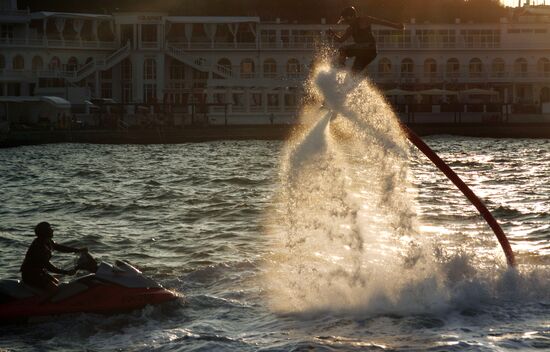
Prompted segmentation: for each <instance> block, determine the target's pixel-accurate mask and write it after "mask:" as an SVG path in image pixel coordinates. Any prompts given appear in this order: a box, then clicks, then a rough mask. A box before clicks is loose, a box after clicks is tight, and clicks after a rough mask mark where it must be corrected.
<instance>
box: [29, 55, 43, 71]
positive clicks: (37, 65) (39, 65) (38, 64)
mask: <svg viewBox="0 0 550 352" xmlns="http://www.w3.org/2000/svg"><path fill="white" fill-rule="evenodd" d="M43 68H44V62H43V61H42V58H41V57H40V56H35V57H33V58H32V70H33V71H35V72H36V71H42V69H43Z"/></svg>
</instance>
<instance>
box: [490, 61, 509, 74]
mask: <svg viewBox="0 0 550 352" xmlns="http://www.w3.org/2000/svg"><path fill="white" fill-rule="evenodd" d="M491 75H492V76H493V77H504V76H505V75H506V64H505V63H504V60H503V59H501V58H496V59H494V60H493V62H492V63H491Z"/></svg>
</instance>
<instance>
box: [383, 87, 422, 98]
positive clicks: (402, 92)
mask: <svg viewBox="0 0 550 352" xmlns="http://www.w3.org/2000/svg"><path fill="white" fill-rule="evenodd" d="M416 93H417V92H413V91H410V90H404V89H397V88H396V89H390V90H386V91H385V92H384V94H385V95H393V96H397V95H399V96H404V95H415V94H416Z"/></svg>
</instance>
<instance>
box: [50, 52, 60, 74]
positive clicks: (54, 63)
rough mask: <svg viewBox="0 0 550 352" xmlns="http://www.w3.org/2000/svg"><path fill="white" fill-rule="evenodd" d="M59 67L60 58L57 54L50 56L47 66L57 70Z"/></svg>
mask: <svg viewBox="0 0 550 352" xmlns="http://www.w3.org/2000/svg"><path fill="white" fill-rule="evenodd" d="M59 67H61V60H59V58H58V57H57V56H54V57H52V59H51V60H50V64H49V65H48V68H49V69H50V70H52V71H53V70H58V69H59Z"/></svg>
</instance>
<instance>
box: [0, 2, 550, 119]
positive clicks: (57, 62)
mask: <svg viewBox="0 0 550 352" xmlns="http://www.w3.org/2000/svg"><path fill="white" fill-rule="evenodd" d="M329 27H330V25H329V24H327V23H325V21H324V20H322V19H321V20H320V21H319V23H317V24H311V23H308V24H305V23H289V22H285V21H283V20H276V21H262V19H261V18H259V17H189V16H171V15H169V14H166V13H151V12H148V13H112V14H87V13H65V12H53V11H52V12H46V11H40V12H30V11H29V10H21V9H18V8H17V1H16V0H0V96H10V97H11V96H58V97H62V98H64V99H67V100H68V101H70V102H71V103H72V104H73V106H74V107H75V109H74V112H75V113H77V114H81V115H82V114H87V113H89V110H88V109H87V107H88V106H89V105H92V103H91V102H94V101H95V102H96V105H97V104H101V102H105V101H107V102H111V103H109V104H106V105H113V104H114V103H116V104H123V105H122V106H121V107H118V108H117V109H118V110H117V109H113V111H114V110H116V111H117V113H118V112H120V109H122V110H123V113H124V115H125V116H128V119H127V122H129V121H131V123H137V122H138V121H139V120H140V118H139V115H140V114H142V115H143V114H145V115H147V114H155V113H162V114H169V115H170V116H171V118H170V123H172V124H176V125H178V124H183V123H186V122H189V121H193V122H196V121H203V122H208V123H226V122H227V121H228V120H229V121H230V122H231V123H266V121H271V122H272V121H274V120H275V121H276V122H278V123H280V122H293V121H294V119H295V116H296V115H297V110H298V108H299V105H300V101H301V100H302V98H303V96H304V92H303V88H302V86H303V83H304V81H305V80H306V79H307V76H308V74H309V71H310V69H311V67H312V65H313V60H314V56H315V53H316V48H318V47H319V46H321V45H323V44H326V43H328V40H327V37H326V35H325V33H326V30H327V29H328V28H329ZM332 27H336V28H340V29H343V28H344V27H339V26H334V25H332ZM374 32H375V36H376V38H377V40H378V51H379V55H378V57H377V59H376V60H375V61H374V62H373V63H372V64H371V65H370V66H369V73H370V76H371V77H372V79H373V80H374V81H375V82H376V83H377V84H378V86H379V87H381V88H382V89H384V90H386V91H390V92H391V91H392V90H393V91H395V90H396V89H401V90H402V91H419V90H424V91H426V90H430V89H434V88H437V89H441V90H451V91H454V92H459V91H466V92H470V93H471V94H469V95H471V96H473V97H474V99H475V98H476V97H477V99H480V100H490V101H491V102H494V103H502V104H521V105H522V106H524V107H525V106H526V107H529V106H531V107H532V108H533V109H534V110H536V111H538V112H541V111H543V110H544V109H546V108H547V109H548V110H549V111H547V112H550V106H549V105H548V104H550V44H549V43H550V7H542V6H541V7H533V6H527V7H524V8H522V9H521V10H518V11H516V16H513V17H510V18H502V19H501V20H500V22H499V23H487V24H479V23H464V22H462V21H461V20H460V19H457V20H456V21H455V22H454V23H447V24H432V23H417V22H416V21H415V20H414V19H413V20H411V21H410V23H407V24H406V29H405V30H404V31H403V32H401V31H396V30H393V29H388V28H378V27H375V28H374ZM432 92H433V90H432ZM476 93H477V94H476ZM434 95H435V94H434ZM447 98H450V99H456V97H455V96H454V95H450V96H449V97H447ZM447 98H442V97H437V98H435V97H433V96H432V97H430V94H428V103H433V101H432V100H434V101H435V99H439V100H441V99H447ZM470 98H471V97H470ZM399 99H405V97H401V98H399ZM439 103H440V101H438V104H439ZM104 105H105V104H104ZM109 111H110V112H111V110H109Z"/></svg>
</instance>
